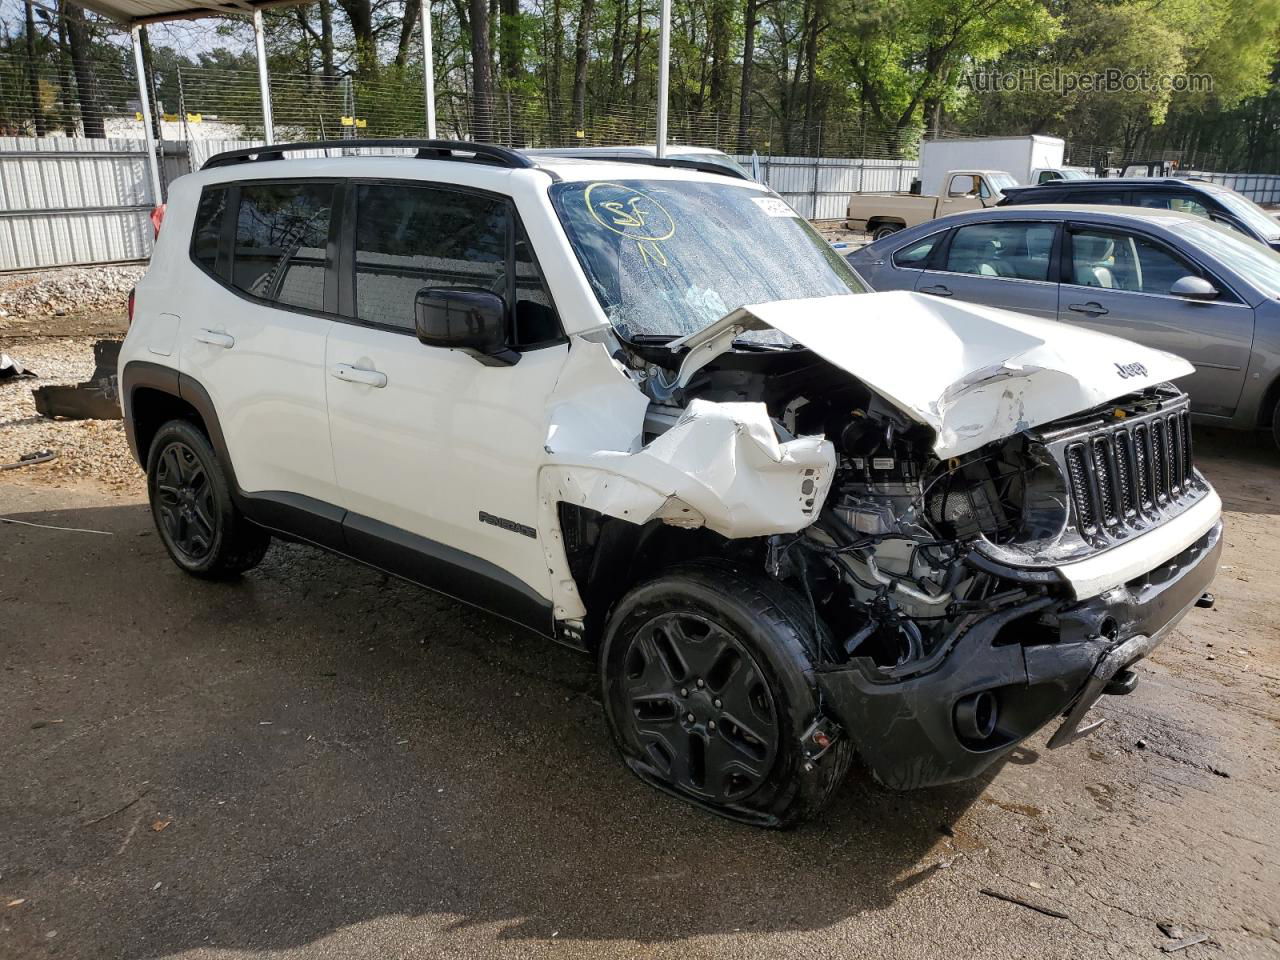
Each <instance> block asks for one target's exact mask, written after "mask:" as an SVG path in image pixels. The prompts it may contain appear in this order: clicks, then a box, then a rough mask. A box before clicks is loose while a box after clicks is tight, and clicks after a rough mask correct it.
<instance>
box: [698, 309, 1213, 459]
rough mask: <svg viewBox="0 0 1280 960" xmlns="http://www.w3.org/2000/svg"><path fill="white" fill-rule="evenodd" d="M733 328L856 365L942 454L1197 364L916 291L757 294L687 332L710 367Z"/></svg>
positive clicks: (861, 376)
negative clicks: (778, 337)
mask: <svg viewBox="0 0 1280 960" xmlns="http://www.w3.org/2000/svg"><path fill="white" fill-rule="evenodd" d="M734 327H737V328H739V329H740V330H752V329H755V330H759V329H764V328H767V327H772V328H773V329H775V330H778V331H779V332H781V333H784V334H786V335H787V336H788V337H791V338H792V339H793V340H796V341H798V342H799V343H802V344H804V345H805V346H806V347H808V348H809V349H810V350H812V351H813V352H814V353H816V354H818V355H819V356H821V357H822V358H823V359H825V360H827V361H829V362H830V363H833V364H835V365H836V366H838V367H840V368H841V369H843V370H847V371H848V372H849V373H851V374H853V375H854V376H855V377H857V378H858V379H859V380H861V381H862V382H863V383H865V384H866V385H867V386H868V387H870V388H871V389H873V390H875V391H876V392H877V393H879V394H880V395H881V396H882V397H884V398H885V399H886V400H888V401H889V402H890V403H892V404H894V405H895V406H897V407H898V408H899V409H901V410H902V412H903V413H906V414H907V415H909V416H910V417H911V418H912V419H915V420H918V421H919V422H920V423H923V424H927V425H928V426H930V427H932V428H933V429H934V431H935V432H936V433H937V438H938V439H937V442H936V443H935V445H934V451H935V452H936V453H937V455H938V456H939V457H942V458H946V457H954V456H959V455H960V454H962V453H968V452H969V451H971V450H976V449H977V448H978V447H981V446H983V445H984V444H987V443H990V442H991V441H993V440H999V439H1001V438H1002V437H1007V436H1010V435H1012V434H1015V433H1018V432H1019V431H1022V430H1026V429H1029V428H1030V427H1034V426H1037V425H1039V424H1043V423H1049V422H1051V421H1053V420H1057V419H1059V418H1060V417H1065V416H1068V415H1070V414H1073V413H1079V412H1081V411H1083V410H1088V409H1090V408H1092V407H1096V406H1098V405H1099V404H1102V403H1106V402H1107V401H1108V400H1113V399H1115V398H1116V397H1120V396H1123V395H1124V394H1127V393H1133V392H1134V391H1137V390H1140V389H1142V388H1144V387H1148V386H1151V385H1153V384H1157V383H1163V382H1164V381H1166V380H1174V379H1176V378H1178V377H1183V376H1186V375H1187V374H1189V373H1191V372H1192V371H1193V369H1194V368H1193V367H1192V366H1191V364H1190V363H1188V362H1187V361H1186V360H1183V359H1182V358H1180V357H1176V356H1174V355H1173V354H1171V353H1165V352H1164V351H1163V350H1152V349H1151V348H1149V347H1143V346H1139V345H1138V344H1136V343H1133V342H1132V341H1129V340H1124V339H1121V338H1120V337H1113V336H1109V335H1107V334H1103V333H1095V332H1093V331H1091V330H1084V329H1081V328H1079V327H1073V326H1071V325H1070V324H1065V323H1058V322H1057V321H1054V320H1041V319H1038V318H1036V317H1029V316H1026V315H1024V314H1020V313H1012V312H1010V311H1007V310H998V309H995V308H994V307H984V306H979V305H978V304H972V303H962V302H956V301H951V300H939V299H937V298H936V297H928V296H924V295H921V294H917V293H905V292H889V293H863V294H850V295H846V296H838V297H813V298H809V299H804V300H779V301H776V302H774V303H758V304H749V305H747V306H744V307H741V308H739V309H738V310H735V311H733V312H732V313H730V314H729V315H727V316H725V317H723V318H722V319H720V320H718V321H716V323H714V324H712V325H711V326H710V327H708V328H706V329H704V330H700V331H699V332H698V333H697V334H694V335H693V336H692V337H686V338H684V340H683V341H681V342H682V343H683V345H687V346H689V347H690V355H691V356H692V355H694V354H698V353H699V350H698V347H699V346H701V347H702V355H701V356H700V357H699V358H698V362H697V363H696V365H697V366H701V365H703V364H704V363H705V362H707V361H708V360H709V359H710V357H708V356H707V353H709V352H711V351H715V350H716V347H722V346H723V345H724V341H725V340H726V339H732V337H731V336H730V335H729V330H730V329H732V328H734ZM717 334H719V336H717ZM735 335H737V334H735ZM716 352H718V351H716ZM688 362H689V361H688V360H686V364H687V363H688Z"/></svg>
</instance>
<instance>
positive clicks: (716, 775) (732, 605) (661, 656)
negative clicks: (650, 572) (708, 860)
mask: <svg viewBox="0 0 1280 960" xmlns="http://www.w3.org/2000/svg"><path fill="white" fill-rule="evenodd" d="M818 629H819V630H820V631H823V632H822V634H821V635H819V636H815V635H814V623H813V621H812V614H811V613H810V611H809V608H808V606H807V604H805V603H803V602H802V601H801V600H800V598H799V597H797V596H796V595H794V594H793V593H792V591H790V590H789V589H787V588H786V587H784V586H782V585H781V584H779V583H777V582H776V581H773V580H769V579H767V578H766V577H764V576H763V575H757V574H754V573H747V572H744V571H741V570H738V569H735V568H734V567H732V566H730V565H727V564H719V563H715V562H712V561H707V562H696V563H688V564H682V565H680V566H677V567H674V568H672V569H671V570H669V571H667V572H665V573H663V574H661V575H660V576H658V577H657V578H655V579H653V580H650V581H648V582H647V583H644V584H641V585H640V586H638V587H636V588H634V589H633V590H631V591H630V592H629V593H628V594H626V595H625V596H624V597H623V598H622V599H621V600H620V601H619V602H618V604H617V606H616V607H615V608H614V610H613V612H612V614H611V616H610V618H609V622H608V624H607V626H606V628H605V635H604V640H603V642H602V644H601V649H600V678H601V687H602V693H603V697H602V699H603V703H604V705H605V715H606V718H607V720H608V723H609V729H610V731H611V733H612V734H613V737H614V742H615V743H616V744H617V746H618V750H619V752H620V753H621V754H622V759H623V761H624V762H625V763H626V764H627V766H628V767H629V768H630V769H631V770H632V772H633V773H635V774H636V775H637V776H639V777H640V779H642V780H644V781H645V782H646V783H648V784H650V785H652V786H655V787H657V788H658V789H660V790H663V791H665V792H667V793H670V794H673V795H675V796H677V797H680V798H681V799H683V800H686V801H689V802H691V803H694V804H696V805H698V806H701V807H703V808H705V809H707V810H710V811H712V812H714V813H716V814H719V815H721V816H725V817H729V818H731V819H735V820H740V821H745V822H747V823H752V824H756V825H759V826H769V827H787V826H791V825H793V824H796V823H799V822H801V821H802V820H805V819H807V818H809V817H812V816H813V815H814V814H816V813H817V812H818V811H819V810H821V809H822V807H823V806H824V805H825V804H826V803H827V801H828V800H829V799H830V797H831V795H832V793H833V792H834V791H835V789H836V787H838V786H839V785H840V783H841V782H842V781H843V780H844V777H845V774H846V773H847V772H848V769H849V764H850V761H851V760H852V757H853V747H852V744H851V743H850V741H849V738H848V737H847V736H841V737H838V738H837V739H836V741H835V743H834V744H832V745H831V746H830V747H829V748H828V749H827V750H826V752H825V753H823V754H822V755H821V756H820V757H819V758H818V759H816V760H814V761H809V760H808V759H806V757H805V756H804V753H803V751H802V749H801V737H802V736H803V735H804V733H805V732H806V731H807V730H808V728H809V725H810V724H811V723H812V722H813V721H814V719H815V718H816V717H817V716H818V714H819V701H818V694H817V690H816V687H815V685H814V682H813V663H814V660H815V659H816V657H815V655H814V649H815V647H816V645H817V644H819V643H825V642H827V639H828V638H827V637H826V636H825V629H824V628H823V627H821V626H820V625H819V627H818ZM690 718H692V719H690Z"/></svg>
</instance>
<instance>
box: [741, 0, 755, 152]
mask: <svg viewBox="0 0 1280 960" xmlns="http://www.w3.org/2000/svg"><path fill="white" fill-rule="evenodd" d="M757 10H758V4H757V0H747V5H746V9H745V10H744V11H743V15H742V26H743V31H744V34H745V35H744V36H743V39H742V89H741V91H739V96H738V152H739V153H746V152H747V147H748V146H750V128H751V70H752V68H753V67H754V66H755V58H756V14H757Z"/></svg>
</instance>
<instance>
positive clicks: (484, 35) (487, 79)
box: [470, 0, 493, 143]
mask: <svg viewBox="0 0 1280 960" xmlns="http://www.w3.org/2000/svg"><path fill="white" fill-rule="evenodd" d="M470 7H471V9H470V14H471V16H470V20H471V100H472V117H473V122H472V130H471V138H472V139H473V140H477V141H479V142H481V143H484V142H487V141H489V140H492V139H493V120H492V118H493V77H492V75H491V74H490V73H489V4H488V3H487V2H486V0H470Z"/></svg>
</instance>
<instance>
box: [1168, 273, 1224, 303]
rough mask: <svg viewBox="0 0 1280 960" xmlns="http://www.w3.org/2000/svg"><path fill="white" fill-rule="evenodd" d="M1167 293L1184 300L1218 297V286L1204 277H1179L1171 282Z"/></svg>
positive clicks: (1214, 298)
mask: <svg viewBox="0 0 1280 960" xmlns="http://www.w3.org/2000/svg"><path fill="white" fill-rule="evenodd" d="M1169 293H1170V294H1171V295H1173V296H1175V297H1182V298H1183V299H1184V300H1216V299H1218V288H1217V287H1215V286H1214V285H1213V284H1212V283H1210V282H1209V281H1208V280H1206V279H1205V278H1204V277H1181V278H1179V279H1178V280H1175V281H1174V282H1173V286H1172V287H1170V288H1169Z"/></svg>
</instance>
